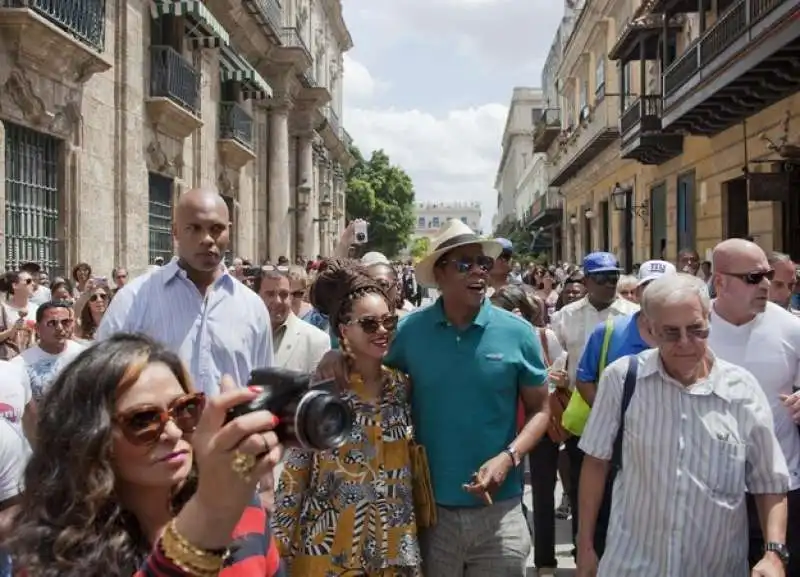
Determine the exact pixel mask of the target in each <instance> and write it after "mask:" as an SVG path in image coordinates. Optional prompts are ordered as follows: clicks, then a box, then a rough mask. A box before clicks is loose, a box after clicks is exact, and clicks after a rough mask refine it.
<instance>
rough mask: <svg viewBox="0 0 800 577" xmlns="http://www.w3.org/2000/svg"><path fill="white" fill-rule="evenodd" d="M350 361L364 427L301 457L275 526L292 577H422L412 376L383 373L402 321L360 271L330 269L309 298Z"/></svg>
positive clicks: (349, 391)
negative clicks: (414, 488) (415, 494)
mask: <svg viewBox="0 0 800 577" xmlns="http://www.w3.org/2000/svg"><path fill="white" fill-rule="evenodd" d="M309 297H310V300H311V304H312V305H314V307H315V308H316V309H317V310H319V311H320V312H321V313H322V314H324V315H326V316H327V317H328V318H329V319H330V322H331V330H332V332H333V333H334V334H335V336H336V337H337V338H338V339H339V342H340V346H341V349H342V352H343V353H344V354H345V356H346V358H347V365H348V373H349V374H348V386H347V388H346V390H345V391H344V392H343V393H342V397H343V398H344V399H345V400H346V401H347V402H349V403H350V405H351V407H352V409H353V412H354V413H355V419H354V422H353V430H352V433H351V436H350V440H349V441H348V443H346V444H345V445H344V446H343V447H341V448H339V449H336V450H330V451H319V452H312V451H306V450H300V449H292V450H291V451H290V452H289V453H288V455H287V457H286V459H285V467H284V470H283V474H282V475H281V478H280V481H279V482H278V488H277V490H276V495H275V514H274V516H273V528H274V530H275V536H276V539H277V541H278V546H279V548H280V550H281V557H282V558H283V559H284V560H285V561H287V563H288V564H289V567H290V575H292V576H297V577H299V576H303V577H328V576H334V575H335V576H342V577H345V576H348V577H406V576H416V575H419V574H420V564H421V558H420V552H419V546H418V543H417V528H416V522H415V519H414V503H413V499H412V485H411V470H410V453H409V442H410V440H411V431H410V425H411V419H410V416H409V415H410V409H409V405H408V401H409V387H410V384H409V381H408V378H407V377H406V375H404V374H402V373H400V372H398V371H395V370H392V369H389V368H387V367H385V366H384V365H383V357H384V355H385V354H386V351H387V350H388V348H389V343H390V342H391V339H392V336H393V335H394V331H395V329H396V327H397V314H396V311H395V308H394V303H391V302H390V300H389V297H388V295H387V294H386V292H385V291H384V289H383V287H382V285H380V284H379V283H378V282H377V281H375V280H374V279H372V278H371V277H370V276H369V275H368V274H367V271H366V270H365V269H364V268H363V267H362V266H361V265H360V264H358V263H356V262H353V261H346V260H334V261H329V263H328V266H327V268H326V269H325V270H323V271H322V272H320V273H319V275H318V276H317V278H316V280H315V281H314V284H313V285H312V286H311V290H310V293H309Z"/></svg>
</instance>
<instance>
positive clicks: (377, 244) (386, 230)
mask: <svg viewBox="0 0 800 577" xmlns="http://www.w3.org/2000/svg"><path fill="white" fill-rule="evenodd" d="M351 152H352V153H353V156H355V158H356V163H355V165H354V166H353V167H352V168H351V169H350V170H349V171H348V173H347V220H348V222H349V221H351V220H354V219H357V218H361V219H364V220H366V221H367V222H369V228H368V232H369V234H368V239H369V240H368V242H367V244H366V245H364V246H363V249H362V250H364V251H371V250H376V251H379V252H382V253H383V254H385V255H386V256H388V257H389V258H392V257H394V256H395V255H397V254H398V253H399V252H400V251H401V250H402V249H403V248H405V247H406V246H407V245H408V241H409V238H410V237H411V232H412V231H413V230H414V185H413V183H412V182H411V178H410V177H409V176H408V174H406V172H405V171H404V170H403V169H402V168H400V167H399V166H396V165H393V164H391V162H390V161H389V156H388V155H387V154H386V153H385V152H384V151H383V150H376V151H374V152H373V153H372V156H371V157H370V159H369V160H366V159H365V158H364V157H363V156H362V155H361V152H360V151H359V150H358V148H356V147H353V148H352V149H351Z"/></svg>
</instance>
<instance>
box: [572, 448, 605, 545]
mask: <svg viewBox="0 0 800 577" xmlns="http://www.w3.org/2000/svg"><path fill="white" fill-rule="evenodd" d="M608 467H609V462H608V461H603V460H601V459H597V458H596V457H592V456H590V455H584V457H583V467H581V475H580V479H581V482H580V485H579V486H578V511H580V515H578V547H584V548H586V547H591V548H592V549H593V548H594V530H595V527H596V526H597V514H598V512H599V511H600V505H601V504H602V502H603V494H604V493H605V487H606V478H607V477H608Z"/></svg>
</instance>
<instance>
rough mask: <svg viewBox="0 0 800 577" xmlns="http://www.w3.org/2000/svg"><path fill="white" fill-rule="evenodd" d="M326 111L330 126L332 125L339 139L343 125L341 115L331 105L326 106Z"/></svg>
mask: <svg viewBox="0 0 800 577" xmlns="http://www.w3.org/2000/svg"><path fill="white" fill-rule="evenodd" d="M324 111H325V118H326V119H327V120H328V124H330V125H331V130H332V131H333V133H334V134H335V135H336V136H337V137H338V136H339V132H340V131H341V124H340V123H339V115H338V114H336V111H335V110H334V109H333V107H332V106H330V105H328V106H326V107H325V109H324Z"/></svg>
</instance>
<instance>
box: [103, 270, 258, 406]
mask: <svg viewBox="0 0 800 577" xmlns="http://www.w3.org/2000/svg"><path fill="white" fill-rule="evenodd" d="M122 332H128V333H144V334H146V335H148V336H149V337H151V338H154V339H156V340H158V341H161V342H162V343H164V344H165V345H166V346H167V347H169V348H170V349H171V350H173V351H174V352H175V353H177V354H178V355H180V357H181V359H182V360H183V362H184V363H186V366H187V367H188V369H189V373H190V374H191V376H192V380H193V382H194V386H195V388H196V389H197V390H199V391H203V392H205V393H206V394H209V395H214V394H217V393H218V392H219V382H220V379H221V378H222V376H223V375H230V376H231V377H233V380H234V381H235V382H236V384H237V385H239V386H245V385H246V384H247V381H248V378H249V376H250V371H251V370H253V369H254V368H257V367H268V366H272V364H273V350H272V331H271V329H270V322H269V313H268V312H267V308H266V306H264V302H263V301H262V300H261V298H260V297H259V296H258V295H257V294H255V293H254V292H253V291H252V290H250V289H249V288H247V287H246V286H244V285H243V284H242V283H240V282H239V281H238V280H236V279H235V278H233V277H232V276H231V275H230V274H228V273H227V272H225V273H224V274H223V275H222V276H220V277H219V278H218V279H217V280H216V281H215V282H214V284H213V285H211V286H210V287H209V288H208V290H207V292H206V295H205V297H203V295H201V294H200V291H198V290H197V287H196V286H195V285H194V283H192V282H191V281H190V280H189V279H188V278H187V276H186V271H184V270H183V269H181V268H180V267H179V266H178V263H177V261H172V262H171V263H169V264H167V265H165V266H163V267H160V268H158V269H155V270H154V271H152V272H151V273H149V274H145V275H142V276H140V277H138V278H136V279H134V280H133V281H132V282H131V283H129V284H128V285H126V286H125V287H124V288H122V289H121V290H120V291H119V292H118V293H117V294H116V296H115V297H114V299H113V300H112V301H111V304H110V306H109V307H108V310H107V311H106V314H105V315H104V316H103V321H102V322H101V323H100V327H99V328H98V330H97V339H98V340H102V339H105V338H108V337H110V336H111V335H113V334H116V333H122Z"/></svg>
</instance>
